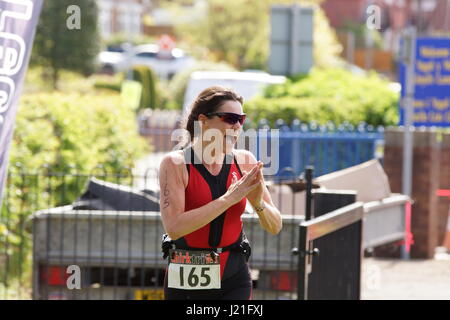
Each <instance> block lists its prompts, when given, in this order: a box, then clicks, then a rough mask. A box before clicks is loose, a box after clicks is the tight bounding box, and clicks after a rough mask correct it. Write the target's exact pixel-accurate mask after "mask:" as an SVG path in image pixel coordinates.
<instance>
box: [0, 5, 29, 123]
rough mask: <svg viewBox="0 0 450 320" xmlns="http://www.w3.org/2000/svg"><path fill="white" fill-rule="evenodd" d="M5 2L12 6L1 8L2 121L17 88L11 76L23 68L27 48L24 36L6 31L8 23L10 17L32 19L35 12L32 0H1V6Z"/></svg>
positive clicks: (0, 88) (0, 98) (0, 106)
mask: <svg viewBox="0 0 450 320" xmlns="http://www.w3.org/2000/svg"><path fill="white" fill-rule="evenodd" d="M4 3H7V4H11V5H12V6H9V8H8V9H5V10H0V123H3V116H2V113H5V112H6V111H8V109H9V107H10V105H11V100H12V97H13V96H14V93H15V89H16V86H15V84H14V81H13V79H12V78H11V77H12V76H14V75H16V74H17V73H18V72H19V71H20V70H21V68H22V66H23V63H24V59H25V52H26V49H27V48H26V44H25V41H24V39H23V38H22V37H20V36H19V35H17V34H14V33H10V32H6V30H5V27H6V23H7V22H8V21H9V20H10V19H20V20H30V19H31V17H32V13H33V2H32V1H31V0H0V7H3V6H4ZM12 8H14V9H12Z"/></svg>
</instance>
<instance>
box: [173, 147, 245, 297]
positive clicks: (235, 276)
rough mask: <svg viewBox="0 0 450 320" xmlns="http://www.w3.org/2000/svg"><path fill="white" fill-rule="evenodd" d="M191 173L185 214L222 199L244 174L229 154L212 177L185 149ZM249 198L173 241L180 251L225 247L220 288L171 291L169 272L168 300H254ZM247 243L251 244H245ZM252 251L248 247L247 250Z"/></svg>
mask: <svg viewBox="0 0 450 320" xmlns="http://www.w3.org/2000/svg"><path fill="white" fill-rule="evenodd" d="M183 152H184V156H185V160H186V168H187V170H188V174H189V180H188V185H187V187H186V189H185V212H186V211H189V210H193V209H196V208H199V207H202V206H204V205H206V204H208V203H209V202H211V201H213V200H215V199H217V198H219V197H221V196H222V195H224V194H225V193H226V191H227V190H228V187H229V186H230V185H231V181H232V178H233V175H236V177H237V178H238V179H240V178H241V177H242V172H241V170H240V168H239V165H238V164H237V162H236V158H235V157H234V155H233V154H226V155H225V157H224V162H223V165H222V168H221V170H220V172H219V174H218V175H216V176H214V175H212V174H211V173H210V172H209V171H208V170H207V169H206V168H205V166H204V165H203V164H202V162H201V161H199V160H198V158H197V156H196V155H195V153H194V151H193V149H192V147H190V148H187V149H185V150H183ZM245 206H246V198H243V199H242V200H241V201H240V202H238V203H236V204H235V205H233V206H231V207H230V208H228V209H227V210H226V211H225V212H223V213H222V214H221V215H219V216H218V217H217V218H215V219H214V220H213V221H211V222H210V223H208V224H207V225H205V226H204V227H202V228H200V229H198V230H196V231H194V232H192V233H190V234H187V235H185V236H184V237H182V238H180V239H177V240H175V241H173V242H174V243H175V245H176V248H177V249H191V248H209V249H214V248H225V249H224V251H223V252H222V253H219V255H220V274H221V289H207V290H184V289H175V288H168V286H167V270H166V276H165V281H164V295H165V298H166V299H214V300H219V299H231V300H232V299H240V300H247V299H250V298H251V294H252V281H251V276H250V270H249V267H248V264H247V260H248V256H247V255H246V254H245V253H244V252H243V251H242V250H234V248H236V247H237V248H238V249H239V248H242V246H240V245H241V243H242V240H243V239H245V235H244V233H243V230H242V229H243V228H242V227H243V224H242V219H241V215H242V214H243V213H244V211H245ZM246 243H248V242H246ZM248 249H249V248H248Z"/></svg>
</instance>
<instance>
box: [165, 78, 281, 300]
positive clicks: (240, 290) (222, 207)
mask: <svg viewBox="0 0 450 320" xmlns="http://www.w3.org/2000/svg"><path fill="white" fill-rule="evenodd" d="M242 104H243V98H242V97H241V96H240V95H238V94H237V93H235V92H234V91H233V90H231V89H228V88H224V87H221V86H214V87H210V88H208V89H205V90H204V91H202V92H201V93H200V94H199V96H198V97H197V98H196V100H195V102H194V103H193V105H192V108H191V111H190V114H189V116H188V118H187V122H186V129H187V131H188V132H189V134H190V136H191V137H190V138H191V142H190V144H189V146H188V147H186V148H185V149H183V150H178V151H172V152H170V153H168V154H167V155H166V156H165V157H164V158H163V160H162V162H161V165H160V171H159V172H160V174H159V183H160V189H161V199H160V207H161V217H162V222H163V226H164V229H165V231H166V234H165V235H164V237H163V245H162V246H163V251H164V255H165V257H168V260H169V265H168V267H167V269H166V275H165V281H164V294H165V298H166V299H168V300H172V299H214V300H219V299H227V300H230V299H233V300H236V299H238V300H248V299H251V295H252V281H251V276H250V270H249V267H248V264H247V261H248V258H249V255H250V246H249V243H248V241H247V239H246V237H245V234H244V232H243V227H242V226H243V224H242V220H241V215H242V214H243V213H244V210H245V207H246V201H247V200H248V201H249V202H250V204H251V205H252V207H253V209H254V211H255V212H256V213H257V214H258V216H259V220H260V224H261V226H262V228H263V229H264V230H266V231H268V232H269V233H271V234H273V235H276V234H277V233H279V232H280V230H281V227H282V220H281V215H280V212H279V210H278V209H277V208H276V207H275V206H274V204H273V202H272V199H271V197H270V194H269V192H268V190H267V188H266V187H265V183H264V178H263V175H262V166H263V163H262V162H260V161H257V160H256V158H255V157H254V155H253V154H252V153H250V152H249V151H246V150H238V149H234V145H235V143H236V141H237V138H238V135H239V132H240V130H241V128H242V125H243V123H244V121H245V114H244V113H243V109H242ZM196 127H197V128H198V129H199V130H195V128H196ZM196 131H199V132H198V134H197V136H195V134H196V133H197V132H196ZM194 136H195V137H194Z"/></svg>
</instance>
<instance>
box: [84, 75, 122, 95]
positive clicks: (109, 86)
mask: <svg viewBox="0 0 450 320" xmlns="http://www.w3.org/2000/svg"><path fill="white" fill-rule="evenodd" d="M90 78H91V79H90V80H93V82H94V84H93V87H94V88H95V89H106V90H111V91H114V92H120V89H121V86H122V81H123V80H124V76H123V74H122V73H117V74H116V75H115V76H109V75H95V76H92V77H90Z"/></svg>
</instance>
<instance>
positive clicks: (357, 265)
mask: <svg viewBox="0 0 450 320" xmlns="http://www.w3.org/2000/svg"><path fill="white" fill-rule="evenodd" d="M306 176H307V179H308V181H310V179H311V177H312V171H311V169H308V170H307V175H306ZM309 186H310V184H309ZM355 198H356V193H355V192H354V191H339V192H329V191H328V192H322V191H316V192H314V191H312V190H311V189H310V188H309V189H308V192H307V201H306V203H307V205H306V206H307V211H306V220H305V221H304V222H302V223H301V224H300V230H299V244H298V248H295V249H294V254H298V255H299V266H298V296H297V297H298V299H299V300H336V299H337V300H359V299H360V286H361V259H362V256H363V254H362V253H363V246H362V230H363V217H364V208H363V203H362V202H355ZM311 213H313V218H312V219H311Z"/></svg>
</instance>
